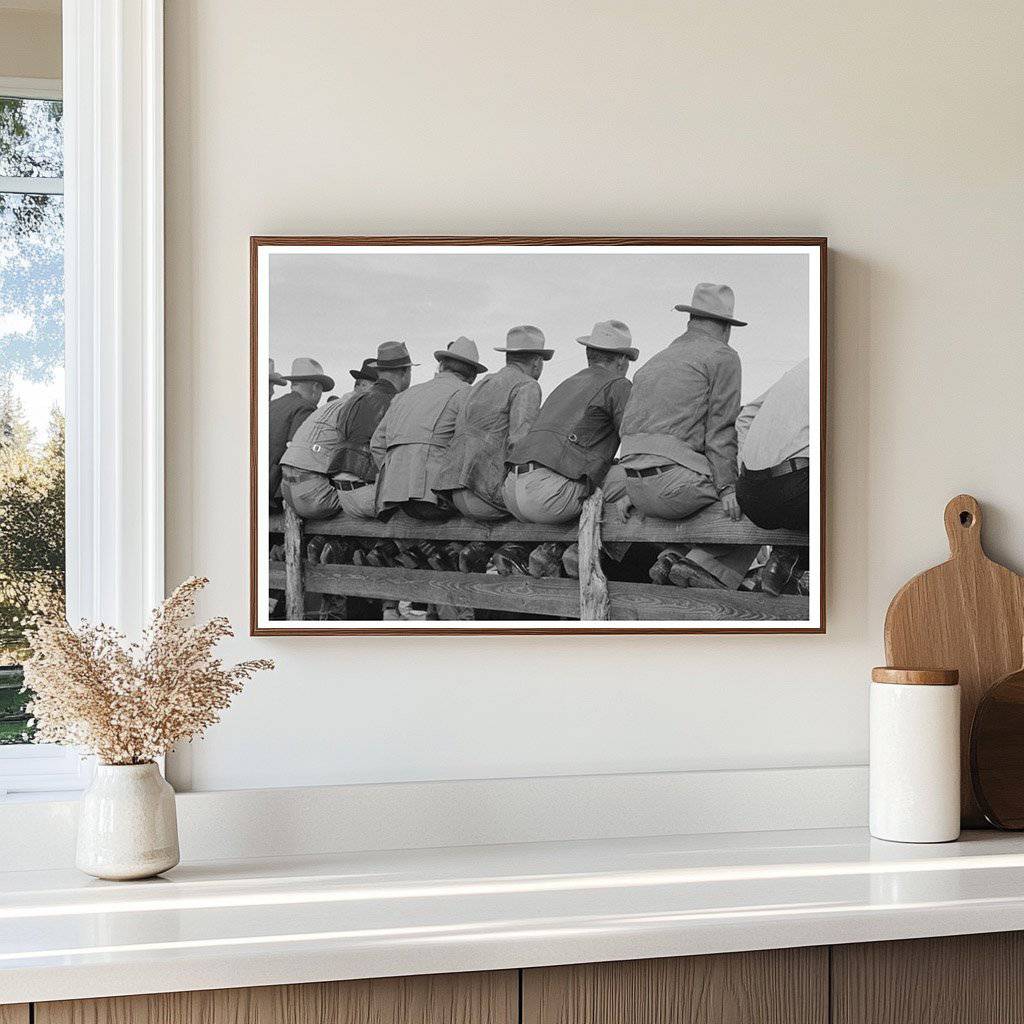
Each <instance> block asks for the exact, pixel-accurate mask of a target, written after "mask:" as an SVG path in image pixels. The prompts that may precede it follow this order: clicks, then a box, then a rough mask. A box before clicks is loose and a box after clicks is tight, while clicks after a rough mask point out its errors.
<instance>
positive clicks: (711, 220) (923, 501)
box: [166, 0, 1024, 789]
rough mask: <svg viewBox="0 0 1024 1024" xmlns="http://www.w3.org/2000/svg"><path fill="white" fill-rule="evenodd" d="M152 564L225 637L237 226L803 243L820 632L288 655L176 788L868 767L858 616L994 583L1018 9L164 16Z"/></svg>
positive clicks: (1017, 227) (867, 0)
mask: <svg viewBox="0 0 1024 1024" xmlns="http://www.w3.org/2000/svg"><path fill="white" fill-rule="evenodd" d="M167 8H168V15H167V26H166V27H167V33H166V34H167V82H166V91H167V195H168V223H167V260H168V268H167V273H168V290H167V308H168V342H167V345H168V396H167V397H168V408H167V431H168V440H167V465H168V474H169V479H168V497H167V500H168V507H167V526H168V571H169V582H172V583H173V582H177V580H178V579H180V578H181V577H183V576H185V575H187V574H188V573H192V572H201V573H204V574H206V575H209V576H210V577H211V578H212V580H213V583H212V585H211V587H210V591H209V598H208V600H207V601H206V604H205V610H206V611H209V612H214V611H217V612H225V613H227V614H228V615H230V616H231V618H232V620H233V621H234V622H235V623H236V625H237V627H238V629H239V630H240V631H241V632H244V630H245V623H246V622H247V609H246V601H247V586H248V584H247V536H246V534H247V526H246V524H247V520H248V504H247V502H248V487H247V465H248V434H247V424H248V420H247V402H248V394H247V352H248V333H247V330H248V324H247V316H248V296H247V289H248V263H247V239H248V236H249V235H250V234H293V233H294V234H306V233H309V234H348V233H365V234H391V233H395V234H399V233H423V234H430V233H480V234H488V233H523V234H530V233H537V234H588V233H595V234H602V233H612V234H659V233H661V234H673V233H678V234H696V235H700V234H747V235H784V234H793V235H804V234H807V235H813V234H826V235H828V236H829V237H830V239H831V243H832V246H833V250H832V257H831V278H832V287H831V296H830V301H831V323H830V333H831V344H830V357H831V365H830V376H831V384H832V387H831V397H830V431H829V443H830V457H829V473H830V486H829V512H830V552H829V594H828V600H829V628H828V635H827V636H824V637H788V638H787V637H742V636H738V637H714V636H706V637H700V636H696V637H676V638H672V637H663V638H642V637H637V638H620V637H608V638H555V637H552V638H545V637H540V638H516V637H509V638H475V639H474V638H459V637H455V638H422V639H420V638H379V639H374V638H352V639H318V638H308V639H301V638H294V639H292V638H289V639H279V640H260V641H255V640H250V639H248V638H245V639H240V640H238V641H237V642H236V643H235V644H234V645H233V648H232V653H233V654H236V655H239V656H242V655H246V656H256V655H259V656H271V657H274V658H276V659H277V662H278V670H277V672H276V674H275V675H274V676H272V677H269V676H268V677H263V678H261V679H259V680H258V681H257V682H255V683H254V684H252V685H251V686H250V687H249V689H248V690H247V692H246V693H245V694H244V695H243V697H242V698H241V699H240V700H239V701H238V702H237V705H236V707H235V708H234V709H233V710H232V711H231V712H230V713H229V714H228V715H227V716H226V718H225V720H224V722H223V723H222V724H221V725H220V726H219V727H218V728H216V729H215V730H213V731H212V732H211V733H210V735H209V736H208V738H207V739H206V740H205V741H204V742H202V743H201V744H197V745H196V747H195V749H194V751H193V757H192V782H193V784H194V786H195V787H196V788H198V789H214V788H220V787H244V786H281V785H304V784H314V783H343V782H358V781H367V780H405V779H437V778H460V777H485V776H510V775H519V774H551V773H575V772H602V771H607V772H620V771H622V772H624V771H646V770H673V769H687V768H720V767H724V766H735V767H746V766H782V765H836V764H856V763H862V762H863V761H864V759H865V757H866V744H867V739H866V729H865V726H866V705H865V697H866V693H865V686H866V681H867V679H868V672H869V670H870V667H871V666H872V665H873V664H875V663H878V662H879V660H880V659H881V656H882V654H881V626H882V618H883V615H884V611H885V607H886V604H887V602H888V599H889V597H890V595H891V594H892V592H893V591H894V590H895V589H896V587H897V586H898V585H899V584H901V583H902V582H903V580H904V579H905V578H906V577H907V576H908V575H910V574H911V573H913V572H914V571H916V570H918V569H920V568H924V567H925V566H927V565H929V564H932V563H934V562H936V561H939V560H941V559H943V558H944V557H945V554H946V551H945V536H944V532H943V527H942V508H943V505H944V504H945V502H946V500H947V499H948V498H949V497H950V496H952V495H953V494H956V493H957V492H959V491H961V490H966V491H970V492H973V493H974V494H975V495H976V496H977V497H978V498H979V499H981V500H982V502H984V503H985V506H986V509H987V517H986V531H987V537H988V543H989V548H990V551H991V553H992V554H993V555H994V556H996V557H1001V558H1002V559H1003V560H1005V561H1007V562H1008V563H1009V564H1011V565H1013V566H1016V567H1017V568H1021V567H1022V565H1024V556H1022V544H1024V487H1022V485H1021V482H1020V471H1019V470H1020V460H1021V452H1022V449H1024V428H1022V422H1024V420H1022V417H1021V413H1020V394H1021V387H1020V381H1021V374H1022V371H1024V355H1022V340H1024V328H1022V324H1024V289H1022V287H1021V263H1022V256H1024V242H1022V238H1024V203H1022V201H1021V199H1022V190H1021V185H1022V172H1021V168H1022V166H1024V141H1022V140H1024V105H1022V104H1021V102H1020V97H1021V95H1022V93H1024V71H1022V64H1021V62H1020V61H1019V49H1020V43H1021V40H1022V38H1024V13H1022V12H1024V7H1021V5H1019V4H1018V3H1016V2H1013V0H1000V2H997V3H994V4H988V5H985V6H978V5H941V6H939V7H936V6H935V5H933V4H930V3H924V2H906V0H905V2H902V3H899V4H892V3H891V2H889V0H864V2H862V3H859V4H846V3H824V4H822V3H812V2H810V0H807V2H804V0H777V2H773V3H769V4H750V3H746V2H743V3H724V2H720V3H711V4H706V3H705V4H698V3H679V2H677V0H673V2H665V3H654V2H632V3H610V2H593V0H586V2H582V0H576V2H563V3H559V4H553V3H550V2H547V0H526V2H521V3H517V4H509V3H507V2H505V0H450V2H438V0H430V2H423V0H394V2H391V3H388V4H379V3H372V2H368V0H367V2H361V0H346V2H344V3H340V4H339V3H337V2H335V0H304V2H303V3H302V4H281V3H277V2H271V0H264V2H256V0H217V2H216V3H210V2H207V0H167Z"/></svg>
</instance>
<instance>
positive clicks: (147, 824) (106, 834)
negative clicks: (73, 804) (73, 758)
mask: <svg viewBox="0 0 1024 1024" xmlns="http://www.w3.org/2000/svg"><path fill="white" fill-rule="evenodd" d="M178 860H179V853H178V817H177V814H176V813H175V809H174V790H173V789H172V788H171V786H170V784H169V783H168V782H167V780H166V779H164V777H163V776H162V775H161V774H160V769H159V768H158V767H157V766H156V764H154V763H153V762H152V761H150V762H149V763H148V764H125V765H121V764H100V765H97V766H96V775H95V777H94V778H93V781H92V785H90V786H89V788H88V789H87V790H86V791H85V792H84V793H83V794H82V799H81V802H80V810H79V819H78V853H77V856H76V858H75V863H76V864H77V865H78V868H79V870H80V871H84V872H85V873H86V874H89V875H94V876H95V877H96V878H109V879H112V880H115V881H124V880H127V879H131V878H151V877H152V876H153V875H159V874H160V873H161V872H162V871H167V870H169V869H170V868H173V867H174V865H175V864H177V863H178Z"/></svg>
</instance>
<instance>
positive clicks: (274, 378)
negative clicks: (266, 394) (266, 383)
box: [270, 359, 288, 398]
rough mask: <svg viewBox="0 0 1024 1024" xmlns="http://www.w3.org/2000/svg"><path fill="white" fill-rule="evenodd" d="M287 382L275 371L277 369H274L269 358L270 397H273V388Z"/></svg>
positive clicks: (282, 385)
mask: <svg viewBox="0 0 1024 1024" xmlns="http://www.w3.org/2000/svg"><path fill="white" fill-rule="evenodd" d="M287 383H288V381H286V380H285V379H284V377H282V376H281V374H279V373H278V372H277V370H275V369H274V360H273V359H271V360H270V397H271V398H273V397H274V388H280V387H284V385H285V384H287Z"/></svg>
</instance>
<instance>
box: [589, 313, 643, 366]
mask: <svg viewBox="0 0 1024 1024" xmlns="http://www.w3.org/2000/svg"><path fill="white" fill-rule="evenodd" d="M576 340H577V341H578V342H579V343H580V344H581V345H586V346H587V348H596V349H600V350H601V351H602V352H619V353H621V354H622V355H626V356H629V360H630V362H633V361H634V360H635V359H636V357H637V356H638V355H640V349H638V348H633V345H632V341H633V336H632V335H631V334H630V333H629V328H628V327H627V326H626V325H625V324H624V323H623V322H622V321H621V320H602V321H601V322H600V323H596V324H594V329H593V330H592V331H591V332H590V333H589V334H588V335H586V336H585V337H582V338H577V339H576Z"/></svg>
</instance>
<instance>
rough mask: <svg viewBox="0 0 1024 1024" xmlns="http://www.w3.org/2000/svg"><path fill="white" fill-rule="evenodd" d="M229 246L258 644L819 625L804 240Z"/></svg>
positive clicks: (812, 374)
mask: <svg viewBox="0 0 1024 1024" xmlns="http://www.w3.org/2000/svg"><path fill="white" fill-rule="evenodd" d="M251 253H252V267H251V273H252V317H253V322H252V368H251V381H252V415H251V420H252V501H253V509H252V531H253V535H252V572H253V579H252V586H251V593H252V602H253V606H252V630H253V632H254V633H255V634H257V635H259V634H279V633H293V632H294V633H314V634H316V633H350V632H357V633H358V632H374V633H376V632H407V633H409V632H421V631H425V632H470V633H474V632H476V633H483V632H495V631H504V632H561V631H568V632H591V631H613V632H634V631H635V632H641V633H642V632H727V631H736V632H751V631H758V632H760V631H766V632H822V631H824V600H823V595H824V586H823V573H824V564H823V550H824V544H823V534H824V522H823V502H822V488H823V481H822V454H823V448H824V444H823V427H824V424H823V419H824V395H825V379H824V347H825V344H824V326H823V325H824V323H825V309H824V303H825V288H824V284H825V253H826V245H825V241H824V239H757V240H746V239H715V240H708V241H702V240H700V239H686V240H675V239H671V240H670V239H661V238H650V239H640V238H638V239H621V238H616V239H595V240H591V239H557V238H543V239H493V240H491V239H480V238H473V239H443V240H427V239H402V238H387V239H383V238H382V239H346V238H339V239H309V238H302V239H290V238H284V237H274V238H253V239H252V246H251Z"/></svg>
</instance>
